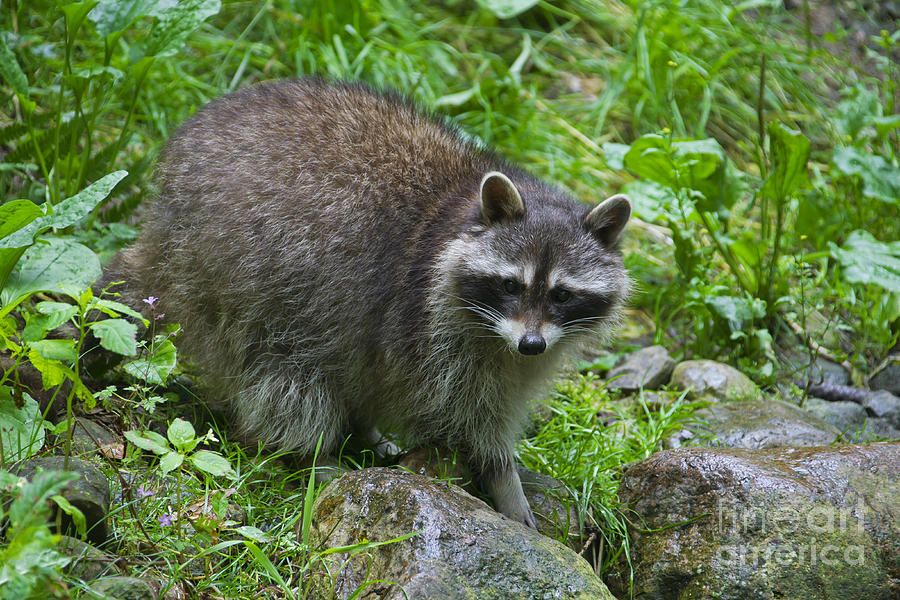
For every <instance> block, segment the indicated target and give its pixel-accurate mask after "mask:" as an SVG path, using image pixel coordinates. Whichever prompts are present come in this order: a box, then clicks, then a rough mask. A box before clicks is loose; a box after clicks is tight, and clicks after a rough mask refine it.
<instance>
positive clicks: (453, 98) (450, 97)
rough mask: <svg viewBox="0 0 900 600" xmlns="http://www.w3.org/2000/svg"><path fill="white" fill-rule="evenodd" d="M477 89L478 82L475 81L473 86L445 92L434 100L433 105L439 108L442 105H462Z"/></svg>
mask: <svg viewBox="0 0 900 600" xmlns="http://www.w3.org/2000/svg"><path fill="white" fill-rule="evenodd" d="M478 89H479V88H478V84H477V83H476V84H475V85H474V86H472V87H470V88H469V89H467V90H463V91H461V92H456V93H454V94H446V95H444V96H441V97H440V98H438V99H437V100H435V101H434V106H435V107H436V108H440V107H442V106H462V105H463V104H465V103H466V102H468V101H469V100H471V99H472V97H473V96H474V95H475V94H477V93H478Z"/></svg>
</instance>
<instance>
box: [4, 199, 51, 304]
mask: <svg viewBox="0 0 900 600" xmlns="http://www.w3.org/2000/svg"><path fill="white" fill-rule="evenodd" d="M43 214H44V213H43V212H42V211H41V209H40V208H39V207H38V206H37V205H36V204H35V203H34V202H31V201H30V200H13V201H12V202H7V203H6V204H4V205H3V206H0V239H3V238H5V237H6V236H8V235H10V234H12V233H13V232H15V231H16V230H18V229H21V228H23V227H25V226H26V225H28V224H29V223H31V222H32V221H34V220H35V219H37V218H38V217H40V216H41V215H43ZM24 252H25V248H0V289H3V286H4V285H6V279H7V278H8V277H9V273H10V272H11V271H12V270H13V267H15V266H16V263H17V262H19V259H20V258H21V257H22V254H23V253H24Z"/></svg>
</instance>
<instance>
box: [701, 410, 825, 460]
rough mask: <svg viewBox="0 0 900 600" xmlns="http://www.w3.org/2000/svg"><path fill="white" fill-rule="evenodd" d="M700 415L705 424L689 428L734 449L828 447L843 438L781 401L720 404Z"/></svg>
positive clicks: (812, 417) (817, 420) (803, 411)
mask: <svg viewBox="0 0 900 600" xmlns="http://www.w3.org/2000/svg"><path fill="white" fill-rule="evenodd" d="M696 415H697V417H698V418H699V419H701V420H702V421H705V423H699V424H692V425H690V426H689V429H691V430H692V431H694V433H697V434H700V435H706V436H709V435H713V436H715V437H716V441H717V442H718V443H719V444H721V445H723V446H729V447H732V448H772V447H776V446H826V445H828V444H830V443H832V442H833V441H835V440H836V439H837V438H838V436H839V435H840V431H839V430H837V429H836V428H835V427H834V426H832V425H829V424H828V423H826V422H825V421H823V420H822V419H820V418H819V417H817V416H815V415H813V414H811V413H809V412H807V411H805V410H802V409H800V408H797V407H796V406H793V405H791V404H787V403H786V402H781V401H780V400H751V401H748V402H729V403H725V404H722V403H716V404H711V405H709V406H708V407H706V408H704V409H701V410H699V411H697V413H696Z"/></svg>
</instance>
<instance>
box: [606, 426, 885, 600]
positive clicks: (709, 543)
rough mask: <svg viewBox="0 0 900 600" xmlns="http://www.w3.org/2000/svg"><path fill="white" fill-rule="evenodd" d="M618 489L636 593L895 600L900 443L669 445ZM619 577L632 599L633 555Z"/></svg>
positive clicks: (616, 584) (615, 582)
mask: <svg viewBox="0 0 900 600" xmlns="http://www.w3.org/2000/svg"><path fill="white" fill-rule="evenodd" d="M619 494H620V499H621V500H622V501H623V502H624V504H625V505H626V506H628V507H630V508H631V509H633V510H634V516H633V518H632V519H631V522H632V523H634V524H635V526H634V527H633V528H632V529H631V532H630V533H631V536H632V537H631V548H632V565H633V567H634V581H635V590H634V597H636V598H637V597H640V598H642V599H645V600H651V599H664V598H665V599H671V598H682V599H685V598H719V599H723V600H730V599H733V600H738V599H741V600H744V599H760V600H763V599H771V598H785V599H792V600H801V599H806V598H829V599H830V600H851V599H852V600H857V599H860V598H866V599H869V600H889V599H890V598H896V597H897V596H896V594H897V592H898V589H897V587H896V581H897V579H898V578H900V520H898V519H897V515H898V514H900V444H897V443H892V444H886V443H882V444H869V445H862V446H836V447H828V448H823V447H819V448H772V449H767V450H753V451H751V450H741V449H708V448H680V449H677V450H668V451H664V452H660V453H657V454H655V455H653V456H651V457H650V458H648V459H646V460H644V461H642V462H640V463H636V464H634V465H632V466H631V467H629V468H628V469H627V471H626V473H625V476H624V479H623V482H622V485H621V487H620V490H619ZM609 582H610V583H611V584H612V589H613V590H614V591H616V592H617V593H618V594H620V596H621V597H627V592H628V590H627V582H628V567H627V565H625V564H624V561H623V562H622V563H620V566H619V571H618V573H617V574H616V575H615V576H614V577H613V578H611V579H610V580H609Z"/></svg>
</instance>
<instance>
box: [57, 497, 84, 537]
mask: <svg viewBox="0 0 900 600" xmlns="http://www.w3.org/2000/svg"><path fill="white" fill-rule="evenodd" d="M50 499H51V500H53V501H54V502H56V505H57V506H58V507H60V508H61V509H62V511H63V512H64V513H66V514H67V515H69V516H70V517H72V523H73V524H74V525H75V531H76V533H78V536H79V537H80V538H81V539H84V538H85V537H86V536H87V521H86V520H85V518H84V513H83V512H81V511H80V510H79V509H78V508H77V507H75V506H72V504H71V503H70V502H69V501H68V500H66V499H65V498H64V497H63V496H60V495H59V494H57V495H55V496H52V497H51V498H50Z"/></svg>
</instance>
